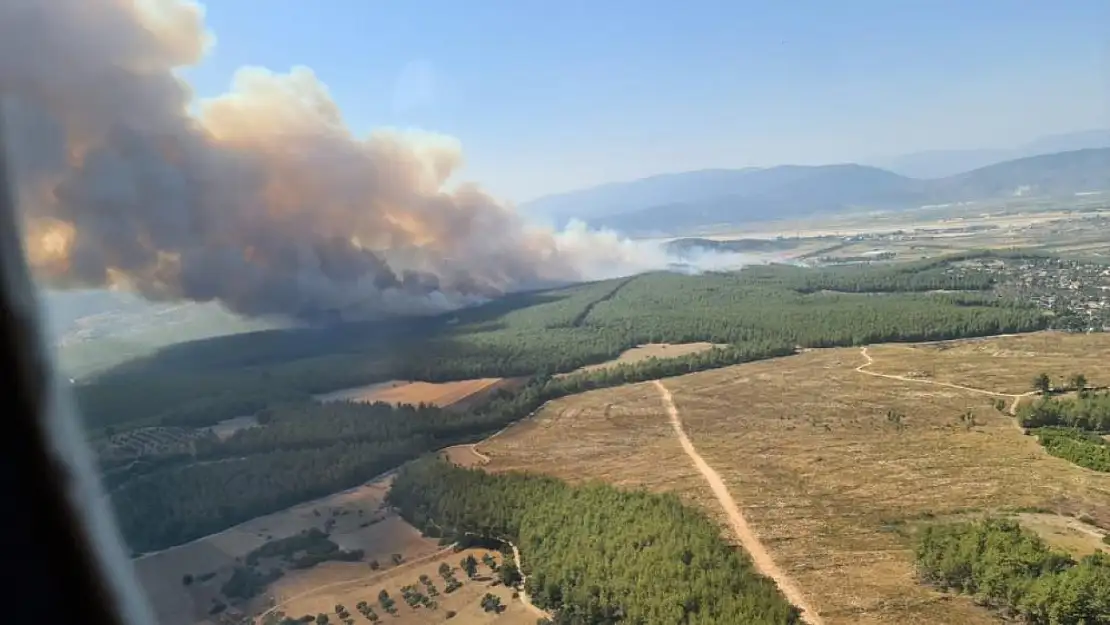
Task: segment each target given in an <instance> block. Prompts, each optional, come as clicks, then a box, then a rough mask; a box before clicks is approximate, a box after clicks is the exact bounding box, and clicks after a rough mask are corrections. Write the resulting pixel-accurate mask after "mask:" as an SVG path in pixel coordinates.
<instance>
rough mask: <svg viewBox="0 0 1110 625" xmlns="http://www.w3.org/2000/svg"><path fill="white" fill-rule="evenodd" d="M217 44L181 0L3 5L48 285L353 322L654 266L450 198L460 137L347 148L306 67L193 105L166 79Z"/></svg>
mask: <svg viewBox="0 0 1110 625" xmlns="http://www.w3.org/2000/svg"><path fill="white" fill-rule="evenodd" d="M211 43H212V38H211V36H210V35H209V34H208V33H206V30H205V25H204V19H203V11H202V9H201V8H200V7H199V6H197V5H196V4H193V3H191V2H187V1H184V0H2V1H0V97H2V102H3V111H4V118H5V122H6V124H5V125H6V128H7V132H8V137H7V138H8V143H9V147H10V151H11V153H12V154H11V155H12V157H13V160H14V162H15V165H16V179H17V186H18V194H19V198H20V202H21V206H22V212H23V213H24V216H25V240H24V244H25V248H26V251H27V255H28V258H29V260H30V263H31V265H32V269H33V271H34V272H35V274H36V277H37V279H38V280H40V281H41V282H42V283H43V284H45V285H46V286H48V287H54V288H86V287H105V286H107V287H114V288H124V289H129V290H133V291H136V292H138V293H140V294H141V295H143V296H144V297H146V298H148V299H152V300H179V299H187V300H195V301H213V300H215V301H219V302H220V303H222V304H223V305H224V306H226V307H227V308H228V309H230V310H232V311H234V312H237V313H240V314H245V315H252V316H259V315H285V316H292V317H306V316H313V315H315V314H316V313H319V312H322V311H335V310H341V311H345V314H347V315H354V316H364V315H374V314H380V313H383V312H392V313H398V312H407V313H411V312H421V311H433V310H442V309H444V308H450V307H456V306H460V305H464V304H467V303H469V302H474V301H480V300H483V299H487V298H489V297H493V296H496V295H497V294H499V293H502V292H504V291H506V290H508V289H513V288H519V287H526V286H530V285H535V284H540V283H544V282H550V281H563V280H575V279H581V278H601V277H611V276H616V275H627V274H629V273H634V272H637V271H642V270H644V269H649V268H657V267H660V266H665V264H666V260H665V259H664V258H662V257H661V255H660V253H659V250H658V249H657V246H655V247H652V246H648V247H644V246H640V245H637V244H635V243H632V242H629V241H627V240H624V239H621V238H620V237H617V236H616V235H614V234H612V233H606V232H601V233H598V232H593V231H590V230H588V229H586V228H584V227H582V226H581V225H576V226H574V227H572V228H570V229H568V230H567V231H565V232H561V233H554V232H551V231H549V230H543V229H537V228H533V227H530V226H529V225H528V224H526V223H525V222H524V221H523V220H522V219H521V218H520V217H519V216H518V215H517V214H515V213H514V212H513V211H512V210H511V209H510V208H508V207H506V206H503V205H501V204H499V203H498V202H496V201H494V200H493V199H492V198H491V197H489V196H488V195H486V194H485V193H483V192H482V191H481V190H480V189H478V188H477V187H475V186H469V185H464V186H456V187H451V188H448V186H447V185H448V180H449V179H450V178H451V176H452V174H454V173H455V172H456V171H457V170H458V169H459V167H460V165H461V163H462V158H461V151H460V147H459V145H458V144H457V142H455V141H454V140H452V139H450V138H448V137H442V136H438V135H433V134H419V133H393V132H379V133H374V134H372V135H371V136H369V137H357V136H355V135H353V134H352V133H351V132H350V130H349V129H348V128H347V126H346V125H345V124H344V121H343V116H342V113H341V111H340V110H339V107H338V106H337V105H336V103H335V102H334V101H333V100H332V99H331V97H330V96H329V94H328V91H327V88H326V87H325V86H324V85H323V84H322V83H321V82H320V81H319V80H317V78H316V76H315V75H314V74H313V72H312V71H311V70H310V69H308V68H305V67H296V68H293V69H292V70H290V71H289V72H288V73H284V74H278V73H273V72H270V71H268V70H265V69H261V68H244V69H242V70H240V71H239V72H238V73H237V74H236V76H235V78H234V81H233V85H232V88H231V90H230V91H229V92H228V93H227V94H225V95H223V96H220V97H217V98H215V99H212V100H207V101H203V102H201V103H200V104H199V107H197V109H196V110H195V111H194V112H192V113H191V112H190V111H189V108H190V106H191V105H192V104H193V95H192V93H191V91H190V89H189V86H188V85H187V84H185V83H184V82H183V81H182V80H181V79H179V78H178V76H177V75H176V73H175V72H176V71H177V70H179V69H180V68H183V67H187V66H190V65H193V64H196V63H197V62H198V61H200V60H201V59H202V58H203V56H204V54H205V51H206V50H207V49H208V47H209V46H210V45H211Z"/></svg>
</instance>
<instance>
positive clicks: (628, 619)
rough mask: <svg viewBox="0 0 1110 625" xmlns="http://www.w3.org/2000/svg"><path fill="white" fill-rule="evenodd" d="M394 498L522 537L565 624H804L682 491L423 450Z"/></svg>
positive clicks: (444, 530)
mask: <svg viewBox="0 0 1110 625" xmlns="http://www.w3.org/2000/svg"><path fill="white" fill-rule="evenodd" d="M388 502H389V503H390V504H391V505H393V506H395V507H397V508H398V509H399V511H400V512H401V514H402V516H404V517H405V519H406V520H408V521H409V522H410V523H412V524H413V525H414V526H416V527H417V528H420V529H421V530H423V531H424V532H426V533H427V534H429V535H432V536H446V537H448V538H450V537H454V536H463V535H466V534H468V533H473V534H478V535H480V536H484V537H487V538H496V539H504V540H510V541H512V542H514V543H516V544H517V545H518V547H519V549H520V551H521V555H522V559H523V565H524V573H525V574H526V575H527V577H528V582H527V588H526V590H527V591H528V593H529V595H530V596H531V597H532V600H533V601H534V602H535V603H536V604H537V605H539V606H541V607H543V608H545V609H548V610H550V611H553V612H554V613H555V619H554V622H555V623H558V624H566V625H570V624H575V625H579V624H581V625H592V624H601V623H630V624H637V625H641V624H642V625H648V624H652V625H654V624H660V623H676V624H678V623H688V624H691V625H693V624H705V625H708V624H711V623H721V624H726V623H727V624H730V625H731V624H735V623H745V624H751V625H759V624H763V623H798V622H800V620H799V612H798V610H797V608H795V607H794V606H791V605H790V604H789V602H787V601H786V599H785V598H784V597H783V596H782V595H781V594H780V593H779V591H778V588H777V587H776V586H775V584H774V582H773V581H771V580H770V579H768V578H765V577H763V576H761V575H759V574H758V573H756V572H755V570H754V568H753V566H752V563H751V562H750V560H749V559H748V558H747V557H745V555H744V554H743V553H741V552H738V551H737V550H736V549H734V548H733V547H731V546H730V545H728V544H726V543H725V542H724V541H723V540H722V539H721V528H720V527H719V526H717V525H716V524H714V523H713V522H711V521H710V520H709V519H707V518H706V517H705V516H704V515H702V514H701V513H700V512H697V511H696V510H693V509H691V508H689V507H687V506H684V505H683V504H682V503H681V501H679V499H678V498H677V497H675V496H673V495H658V494H650V493H646V492H628V491H621V490H618V489H616V488H613V487H611V486H607V485H604V484H587V485H582V486H570V485H568V484H566V483H564V482H561V481H558V480H555V479H552V478H547V477H542V476H537V475H529V474H523V473H509V474H488V473H485V472H484V471H481V470H478V469H464V468H460V467H457V466H454V465H451V464H449V463H446V462H443V461H440V460H436V459H424V460H421V461H419V462H417V463H413V464H410V465H408V466H406V467H405V468H404V469H402V470H401V472H400V473H399V474H398V476H397V478H396V480H395V481H394V484H393V488H392V489H391V490H390V493H389V496H388Z"/></svg>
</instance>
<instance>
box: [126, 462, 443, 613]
mask: <svg viewBox="0 0 1110 625" xmlns="http://www.w3.org/2000/svg"><path fill="white" fill-rule="evenodd" d="M391 479H392V477H390V476H387V477H384V478H382V479H379V480H377V481H375V482H373V483H371V484H367V485H364V486H360V487H357V488H352V489H349V490H346V491H343V492H340V493H336V494H333V495H329V496H327V497H323V498H321V499H316V500H313V501H310V502H307V503H304V504H301V505H298V506H294V507H292V508H288V509H286V510H283V511H281V512H276V513H274V514H269V515H266V516H263V517H259V518H256V519H252V520H250V521H247V522H246V523H243V524H240V525H237V526H235V527H232V528H229V529H227V530H224V531H222V532H220V533H218V534H213V535H211V536H207V537H205V538H201V539H199V540H196V541H193V542H191V543H186V544H184V545H179V546H177V547H172V548H170V549H166V550H164V551H160V552H157V553H152V554H148V555H146V556H143V557H141V558H138V559H136V560H135V561H134V566H135V572H136V574H137V576H138V578H139V580H140V582H141V584H142V586H143V588H144V589H145V590H146V591H147V596H148V598H149V599H150V602H151V604H152V607H153V609H154V611H155V615H156V616H157V617H158V622H159V623H160V624H161V625H189V624H191V623H206V622H215V621H208V620H205V619H206V617H207V615H208V610H209V608H210V607H211V606H212V605H213V604H214V600H215V599H216V598H217V597H218V595H219V592H218V591H219V588H220V585H221V584H223V583H224V582H225V581H227V579H228V578H229V577H230V575H231V571H232V569H233V568H234V567H235V566H236V564H238V563H239V562H240V561H241V559H242V558H243V557H244V556H246V554H247V553H249V552H250V551H251V550H253V549H256V548H258V547H260V546H262V545H263V544H265V543H266V542H267V541H269V540H273V539H278V538H285V537H288V536H292V535H295V534H297V533H299V532H302V531H304V530H307V529H310V528H320V529H323V526H324V523H326V522H327V521H328V520H329V519H331V520H332V521H334V523H335V525H334V527H333V528H332V530H331V532H330V538H331V539H332V540H333V541H335V542H336V544H338V545H339V547H340V548H342V549H345V550H352V549H362V550H364V552H365V557H364V561H363V562H358V563H340V562H329V563H324V564H321V565H318V566H316V567H313V568H311V569H306V570H300V571H288V572H287V573H286V576H285V577H283V578H282V579H281V580H280V583H281V584H284V585H286V586H289V585H297V584H301V585H302V586H303V584H312V585H324V584H330V583H335V582H337V581H343V580H350V579H362V578H365V577H366V576H367V575H368V573H370V569H369V568H368V565H367V562H368V561H370V560H374V559H376V560H378V561H379V562H380V563H381V565H382V567H383V572H384V569H385V568H387V567H390V566H391V565H392V562H391V556H392V554H394V553H399V554H401V555H402V556H403V558H404V560H405V561H410V560H415V559H418V558H421V557H425V556H428V555H429V554H433V553H435V552H436V551H438V550H439V549H440V547H438V546H437V544H436V542H435V541H434V540H430V539H427V538H423V537H421V536H420V533H419V532H418V531H417V530H416V529H415V528H413V527H412V526H410V525H409V524H408V523H405V522H404V521H403V520H402V519H401V518H400V517H398V516H397V515H396V514H393V513H392V512H390V511H389V510H387V509H385V508H384V507H383V505H382V501H383V498H384V497H385V493H386V492H387V490H388V487H389V483H390V481H391ZM317 513H318V514H317ZM209 573H215V575H214V576H213V577H212V578H211V579H208V580H205V581H201V579H200V578H201V577H202V576H205V575H206V574H209ZM186 574H189V575H192V576H194V578H197V581H195V582H194V583H192V584H191V585H189V586H185V585H184V584H183V583H182V577H183V576H184V575H186ZM304 580H307V581H304ZM266 594H267V595H269V594H270V593H269V592H267V593H266ZM333 605H334V604H333ZM348 607H350V608H352V609H353V605H352V606H348ZM359 618H362V617H361V616H360V617H359ZM225 620H226V619H225Z"/></svg>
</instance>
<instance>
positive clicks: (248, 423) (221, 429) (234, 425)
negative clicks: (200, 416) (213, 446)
mask: <svg viewBox="0 0 1110 625" xmlns="http://www.w3.org/2000/svg"><path fill="white" fill-rule="evenodd" d="M256 427H258V419H257V418H255V417H254V416H253V415H252V416H245V417H234V418H231V419H225V420H223V421H220V422H219V423H217V424H216V425H213V426H211V427H209V428H208V431H210V432H212V433H213V434H215V435H216V437H217V438H219V439H220V440H222V441H223V440H227V439H229V438H231V435H232V434H235V433H236V432H238V431H239V430H246V429H248V428H256Z"/></svg>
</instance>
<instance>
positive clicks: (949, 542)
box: [915, 519, 1110, 625]
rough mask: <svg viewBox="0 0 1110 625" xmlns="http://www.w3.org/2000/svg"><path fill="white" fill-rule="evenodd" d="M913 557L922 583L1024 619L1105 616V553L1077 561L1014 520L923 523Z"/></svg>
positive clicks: (1039, 623) (1109, 564)
mask: <svg viewBox="0 0 1110 625" xmlns="http://www.w3.org/2000/svg"><path fill="white" fill-rule="evenodd" d="M915 555H916V559H917V567H918V573H919V574H920V576H921V578H922V580H923V581H925V582H926V583H929V584H932V585H935V586H938V587H940V588H941V589H943V590H952V591H955V592H960V593H966V594H969V595H972V596H973V597H974V598H975V599H976V601H978V602H980V603H982V604H985V605H988V606H991V607H993V608H995V609H998V610H1000V611H1002V612H1003V613H1004V614H1006V615H1007V616H1011V617H1014V618H1017V619H1020V620H1022V621H1024V622H1026V623H1033V624H1035V625H1064V624H1075V625H1080V624H1087V625H1095V624H1097V623H1108V622H1110V555H1107V554H1105V553H1101V552H1099V553H1094V554H1092V555H1088V556H1085V557H1083V558H1081V559H1080V560H1078V561H1076V560H1075V559H1074V558H1072V557H1071V556H1070V555H1068V554H1066V553H1064V552H1060V551H1056V550H1054V549H1051V548H1049V547H1048V546H1047V545H1046V544H1045V543H1044V541H1043V540H1041V539H1040V538H1039V537H1038V536H1037V535H1036V534H1034V533H1033V532H1030V531H1028V530H1025V529H1023V528H1022V527H1021V526H1020V525H1019V524H1018V523H1017V522H1015V521H1009V520H999V519H986V520H983V521H977V522H972V523H954V524H948V525H932V526H928V527H925V528H924V529H923V530H922V533H921V535H920V538H919V540H918V543H917V546H916V549H915Z"/></svg>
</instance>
